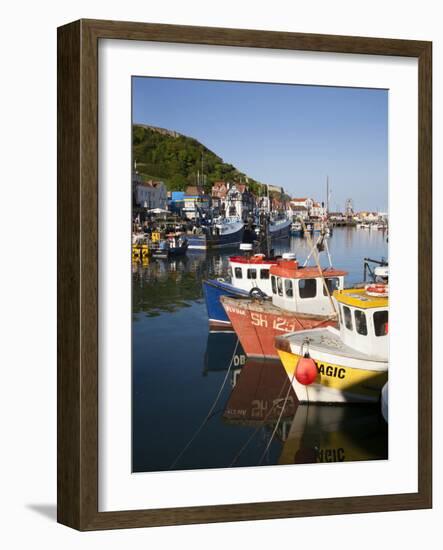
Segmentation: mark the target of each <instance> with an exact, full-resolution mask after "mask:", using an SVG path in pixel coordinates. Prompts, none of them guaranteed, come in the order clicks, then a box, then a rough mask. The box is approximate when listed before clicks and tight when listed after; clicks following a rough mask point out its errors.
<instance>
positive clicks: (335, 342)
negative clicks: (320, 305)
mask: <svg viewBox="0 0 443 550" xmlns="http://www.w3.org/2000/svg"><path fill="white" fill-rule="evenodd" d="M334 298H335V302H336V304H337V307H338V311H339V321H340V322H339V328H338V329H337V328H335V327H332V326H329V327H326V328H317V329H313V330H304V331H302V332H298V333H297V332H294V333H290V334H286V335H281V336H277V338H276V341H275V345H276V348H277V351H278V354H279V356H280V359H281V361H282V363H283V366H284V367H285V370H286V373H287V375H288V377H289V378H290V380H291V382H292V385H293V387H294V390H295V393H296V394H297V397H298V399H299V401H301V402H302V403H359V402H367V403H368V402H376V401H378V400H379V399H380V392H381V389H382V387H383V386H384V384H385V383H386V382H387V379H388V350H389V336H388V315H389V308H388V305H389V301H388V285H385V284H375V283H370V284H369V285H366V286H365V287H364V288H351V289H346V290H337V291H335V292H334ZM245 351H246V350H245Z"/></svg>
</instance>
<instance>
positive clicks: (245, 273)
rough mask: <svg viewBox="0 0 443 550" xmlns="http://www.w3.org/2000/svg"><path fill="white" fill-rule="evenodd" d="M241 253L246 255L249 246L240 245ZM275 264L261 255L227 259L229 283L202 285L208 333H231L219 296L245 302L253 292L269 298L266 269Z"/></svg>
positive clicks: (215, 282)
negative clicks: (223, 331) (222, 331)
mask: <svg viewBox="0 0 443 550" xmlns="http://www.w3.org/2000/svg"><path fill="white" fill-rule="evenodd" d="M241 249H243V250H245V251H250V250H251V249H252V245H250V244H242V245H241ZM276 263H277V260H276V259H275V258H273V259H270V258H266V256H265V255H264V254H253V255H250V256H231V257H230V258H229V266H230V272H231V277H230V280H229V281H225V280H224V279H209V280H206V281H203V294H204V297H205V301H206V309H207V311H208V318H209V325H210V327H211V329H213V330H215V329H218V330H220V329H223V328H224V329H225V330H231V331H232V330H233V329H232V325H231V322H230V320H229V318H228V316H227V315H226V312H225V310H224V308H223V306H222V305H221V303H220V298H221V297H222V296H229V297H232V298H248V297H249V296H250V293H254V292H256V293H257V292H259V293H260V295H271V291H272V289H271V280H270V269H271V267H272V266H273V265H275V264H276Z"/></svg>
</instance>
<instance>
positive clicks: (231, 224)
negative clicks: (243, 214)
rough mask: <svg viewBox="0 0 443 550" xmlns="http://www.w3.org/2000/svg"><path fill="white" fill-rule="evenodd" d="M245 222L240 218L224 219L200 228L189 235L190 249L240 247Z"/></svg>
mask: <svg viewBox="0 0 443 550" xmlns="http://www.w3.org/2000/svg"><path fill="white" fill-rule="evenodd" d="M243 232H244V222H243V221H242V220H240V219H239V218H223V219H218V220H214V222H213V223H212V224H210V225H203V226H201V227H199V228H198V229H197V230H196V231H195V232H193V233H192V234H188V235H187V238H188V243H189V248H190V249H193V250H207V249H212V248H228V247H236V246H239V245H240V243H241V242H242V239H243Z"/></svg>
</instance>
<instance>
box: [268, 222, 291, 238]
mask: <svg viewBox="0 0 443 550" xmlns="http://www.w3.org/2000/svg"><path fill="white" fill-rule="evenodd" d="M291 225H292V224H291V221H290V220H287V222H285V223H281V224H277V225H276V226H275V227H272V226H271V227H270V228H269V236H270V238H271V239H287V238H289V237H290V234H291Z"/></svg>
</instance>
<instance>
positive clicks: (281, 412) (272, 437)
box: [258, 359, 300, 466]
mask: <svg viewBox="0 0 443 550" xmlns="http://www.w3.org/2000/svg"><path fill="white" fill-rule="evenodd" d="M299 360H300V359H299ZM297 365H298V361H297ZM297 365H295V368H294V373H293V375H292V378H291V383H290V384H289V388H288V391H287V392H286V397H285V400H284V403H283V407H282V409H281V411H280V414H279V416H278V419H277V422H276V424H275V427H274V430H273V431H272V434H271V437H270V438H269V441H268V443H267V445H266V447H265V449H264V451H263V453H262V455H261V457H260V460H259V461H258V466H260V465H261V463H262V462H263V459H264V457H265V455H266V453H267V452H268V449H269V447H270V446H271V443H272V441H273V439H274V437H275V434H276V433H277V429H278V426H279V424H280V421H281V419H282V416H283V411H284V410H285V408H286V403H287V402H288V399H289V394H290V393H291V389H292V382H293V380H294V377H295V371H296V370H297Z"/></svg>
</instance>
